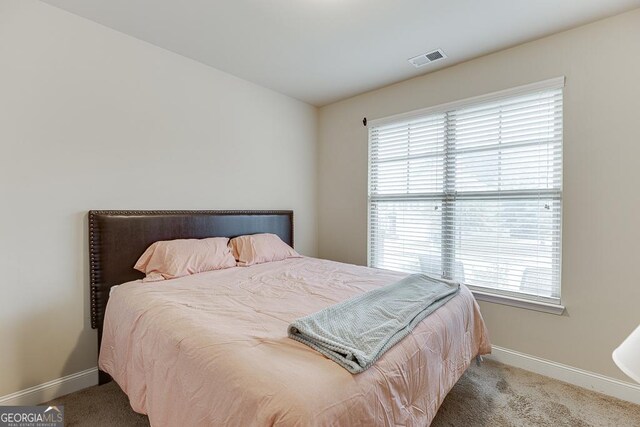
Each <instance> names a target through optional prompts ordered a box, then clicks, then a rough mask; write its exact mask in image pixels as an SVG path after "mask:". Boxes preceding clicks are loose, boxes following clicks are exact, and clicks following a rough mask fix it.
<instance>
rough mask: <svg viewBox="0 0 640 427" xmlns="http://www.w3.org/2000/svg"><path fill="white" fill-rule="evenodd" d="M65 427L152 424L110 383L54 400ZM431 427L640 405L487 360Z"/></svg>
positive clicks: (609, 412)
mask: <svg viewBox="0 0 640 427" xmlns="http://www.w3.org/2000/svg"><path fill="white" fill-rule="evenodd" d="M50 403H51V404H54V403H55V404H58V405H64V406H65V407H64V412H65V418H66V420H65V421H66V425H67V426H148V425H149V421H148V420H147V417H145V416H144V415H139V414H136V413H135V412H133V411H132V410H131V408H130V407H129V404H128V402H127V397H126V396H125V395H124V393H122V391H120V389H119V388H118V386H117V385H116V384H115V383H114V382H111V383H109V384H106V385H103V386H95V387H91V388H88V389H86V390H82V391H79V392H77V393H72V394H69V395H67V396H64V397H61V398H58V399H56V400H53V401H52V402H50ZM432 426H437V427H442V426H518V427H519V426H553V427H557V426H571V427H582V426H615V427H625V426H629V427H638V426H640V406H638V405H633V404H631V403H627V402H623V401H621V400H617V399H613V398H610V397H606V396H603V395H601V394H597V393H593V392H590V391H587V390H584V389H581V388H578V387H573V386H571V385H568V384H565V383H562V382H559V381H555V380H551V379H549V378H546V377H542V376H540V375H536V374H532V373H529V372H526V371H523V370H521V369H516V368H511V367H508V366H505V365H502V364H499V363H495V362H489V361H486V362H484V363H483V364H482V366H481V367H479V368H478V367H476V366H475V365H474V366H472V367H471V368H469V370H468V371H467V373H466V374H465V375H464V376H463V377H462V378H461V379H460V381H459V382H458V384H456V386H455V387H454V388H453V390H451V393H449V395H448V396H447V398H446V399H445V401H444V403H443V404H442V407H441V408H440V411H439V412H438V415H437V416H436V419H435V420H434V422H433V424H432Z"/></svg>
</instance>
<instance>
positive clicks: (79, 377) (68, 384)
mask: <svg viewBox="0 0 640 427" xmlns="http://www.w3.org/2000/svg"><path fill="white" fill-rule="evenodd" d="M485 357H486V358H487V359H490V360H495V361H496V362H500V363H504V364H506V365H511V366H515V367H516V368H520V369H524V370H526V371H530V372H535V373H536V374H540V375H544V376H547V377H551V378H554V379H557V380H560V381H564V382H566V383H569V384H573V385H576V386H578V387H582V388H586V389H588V390H593V391H596V392H598V393H603V394H606V395H608V396H613V397H616V398H618V399H622V400H626V401H628V402H633V403H636V404H639V405H640V385H636V384H631V383H628V382H625V381H620V380H617V379H615V378H610V377H606V376H604V375H600V374H596V373H594V372H589V371H585V370H583V369H578V368H574V367H572V366H568V365H563V364H561V363H557V362H552V361H551V360H546V359H542V358H539V357H535V356H530V355H528V354H524V353H520V352H517V351H514V350H509V349H507V348H503V347H498V346H495V345H494V346H493V349H492V352H491V355H488V356H485ZM96 384H98V368H90V369H87V370H84V371H82V372H77V373H75V374H71V375H67V376H66V377H62V378H59V379H57V380H53V381H49V382H46V383H43V384H40V385H37V386H34V387H30V388H28V389H25V390H21V391H18V392H16V393H12V394H8V395H6V396H2V397H0V406H25V405H38V404H40V403H42V402H47V401H49V400H52V399H55V398H57V397H60V396H64V395H65V394H69V393H73V392H75V391H78V390H82V389H84V388H87V387H91V386H93V385H96Z"/></svg>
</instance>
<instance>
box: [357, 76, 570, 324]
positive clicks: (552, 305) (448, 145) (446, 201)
mask: <svg viewBox="0 0 640 427" xmlns="http://www.w3.org/2000/svg"><path fill="white" fill-rule="evenodd" d="M564 87H565V77H564V76H562V77H557V78H553V79H549V80H544V81H541V82H537V83H532V84H527V85H523V86H518V87H515V88H511V89H506V90H501V91H498V92H492V93H489V94H486V95H481V96H476V97H472V98H466V99H462V100H458V101H454V102H449V103H445V104H440V105H436V106H433V107H428V108H424V109H420V110H415V111H410V112H408V113H403V114H397V115H393V116H389V117H384V118H380V119H375V120H370V121H369V123H368V126H370V129H372V128H374V127H379V126H383V125H388V124H393V123H399V122H402V121H408V120H412V119H417V118H421V117H424V116H429V115H436V114H444V115H445V126H446V123H447V121H448V120H449V117H448V116H449V114H450V113H451V112H452V110H458V109H461V108H465V107H470V106H473V105H476V104H482V103H487V102H492V101H500V100H502V99H505V98H512V97H517V96H519V95H527V94H530V93H533V92H537V91H544V90H554V89H561V90H562V89H564ZM563 97H564V94H563ZM563 115H564V112H563ZM452 140H453V139H452V138H446V137H445V140H444V141H445V142H444V156H445V157H444V159H446V156H447V155H451V154H452V152H455V148H454V147H452V145H454V144H452ZM371 143H372V138H371V133H369V135H368V153H367V154H368V155H367V162H368V164H367V174H368V176H367V265H369V266H371V264H372V253H371V249H372V248H371V240H372V239H371V236H372V227H371V226H372V212H371V211H372V205H373V202H374V201H375V197H374V198H372V195H371V192H372V191H371V185H372V178H371V171H372V164H371V161H372V156H371V152H372V146H371ZM561 147H562V148H561V149H562V151H564V148H563V147H564V142H563V143H562V145H561ZM443 163H445V164H446V161H444V160H443ZM562 163H564V161H562ZM445 169H446V168H445ZM563 169H564V167H563ZM452 178H453V179H455V173H447V171H444V172H443V180H444V182H443V189H442V192H435V193H433V194H430V195H429V196H432V198H433V200H440V201H441V203H442V206H443V209H442V211H443V213H442V218H443V224H445V223H447V224H450V223H451V222H447V221H445V220H444V219H445V216H446V217H448V218H449V219H452V218H455V213H454V212H453V210H452V209H450V212H449V213H448V214H447V206H452V204H453V201H454V200H455V201H459V200H465V198H468V197H474V195H473V194H471V193H473V192H472V191H464V192H455V191H454V192H453V193H452V189H453V186H452V184H451V182H450V181H451V179H452ZM546 191H547V192H548V194H549V197H553V198H554V199H556V200H558V201H559V204H560V212H561V217H560V225H559V230H558V235H557V239H558V240H557V248H558V249H557V250H558V251H559V253H558V269H559V271H558V273H557V274H558V292H559V297H558V298H557V299H556V298H545V297H544V296H536V297H534V298H526V296H525V294H520V293H517V292H513V293H511V292H508V291H498V290H492V289H491V288H489V287H482V286H473V285H467V286H468V287H469V289H470V290H471V291H472V292H473V294H474V296H475V297H476V299H478V300H482V301H488V302H493V303H498V304H506V305H510V306H515V307H520V308H527V309H532V310H536V311H542V312H547V313H553V314H562V313H563V312H564V309H565V307H564V305H562V223H563V221H562V209H563V207H562V204H563V194H562V192H563V189H562V183H561V185H560V188H559V189H551V190H546ZM515 192H517V193H521V194H520V196H519V197H521V198H522V200H535V199H538V198H539V195H540V190H535V191H534V190H529V191H527V190H523V191H515ZM498 193H500V192H496V194H495V200H497V199H499V197H500V196H499V195H498ZM534 193H535V194H534ZM488 194H489V193H484V192H483V196H484V197H486V196H487V195H488ZM503 194H504V192H503ZM409 197H410V196H409ZM489 197H490V196H489ZM430 198H431V197H430ZM449 227H453V226H449ZM441 232H442V234H443V236H444V235H445V234H446V233H447V231H446V230H445V226H444V225H443V226H442V230H441ZM445 241H447V240H445V239H444V238H443V239H442V242H443V246H442V248H441V254H442V255H441V262H442V269H443V272H442V273H443V275H445V274H447V271H448V272H449V273H451V272H452V271H451V269H452V268H453V267H452V266H451V265H449V269H448V270H447V265H448V264H451V261H452V260H454V259H455V255H454V253H455V250H454V249H453V248H448V246H449V245H447V247H445V245H444V242H445ZM446 254H449V256H448V257H447V256H446ZM449 275H450V274H449Z"/></svg>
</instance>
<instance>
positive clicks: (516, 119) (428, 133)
mask: <svg viewBox="0 0 640 427" xmlns="http://www.w3.org/2000/svg"><path fill="white" fill-rule="evenodd" d="M563 81H564V80H563V79H562V82H563ZM562 85H563V83H562V84H560V83H558V81H557V80H556V81H554V83H553V84H552V83H549V82H546V84H545V85H542V86H547V87H542V88H541V87H540V86H541V85H536V86H535V87H534V88H533V89H532V88H529V90H523V88H518V89H517V90H514V91H513V92H512V93H505V92H501V93H500V94H499V95H495V96H491V97H484V98H483V99H480V100H478V99H476V100H474V101H469V102H460V103H456V104H455V105H453V104H450V105H448V106H445V107H443V108H441V109H438V108H435V109H430V110H429V111H428V112H425V113H423V114H412V116H410V117H408V118H395V119H391V120H387V121H385V122H382V123H375V122H374V123H373V124H372V125H371V126H370V129H369V265H371V266H373V267H379V268H386V269H391V270H400V271H406V272H425V273H429V274H433V275H437V276H442V277H445V278H452V279H455V280H459V281H461V282H463V283H465V284H466V285H467V286H469V287H471V288H472V289H473V288H475V289H477V290H482V291H484V292H491V293H497V294H504V295H509V296H517V297H519V298H526V299H533V300H539V301H544V302H551V303H560V266H561V265H560V250H561V247H560V244H561V223H562Z"/></svg>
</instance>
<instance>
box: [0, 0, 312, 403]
mask: <svg viewBox="0 0 640 427" xmlns="http://www.w3.org/2000/svg"><path fill="white" fill-rule="evenodd" d="M316 120H317V110H316V109H315V108H314V107H311V106H309V105H307V104H304V103H302V102H299V101H296V100H293V99H291V98H288V97H285V96H283V95H279V94H276V93H275V92H272V91H269V90H266V89H263V88H260V87H258V86H256V85H253V84H250V83H248V82H245V81H243V80H240V79H237V78H235V77H232V76H230V75H228V74H224V73H222V72H219V71H216V70H214V69H212V68H209V67H206V66H204V65H201V64H199V63H197V62H194V61H191V60H188V59H186V58H183V57H180V56H178V55H175V54H172V53H170V52H168V51H166V50H163V49H160V48H157V47H154V46H151V45H149V44H146V43H144V42H141V41H138V40H136V39H133V38H131V37H128V36H125V35H123V34H120V33H118V32H115V31H112V30H109V29H107V28H105V27H102V26H100V25H98V24H95V23H92V22H90V21H87V20H84V19H81V18H79V17H76V16H74V15H71V14H68V13H66V12H63V11H61V10H59V9H56V8H53V7H51V6H48V5H45V4H43V3H40V2H36V1H32V0H0V153H1V154H0V201H1V203H2V207H1V208H0V272H1V274H2V275H1V277H0V396H4V395H6V394H9V393H12V392H15V391H18V390H22V389H25V388H27V387H30V386H33V385H36V384H40V383H43V382H45V381H48V380H52V379H55V378H59V377H61V376H64V375H67V374H71V373H74V372H78V371H81V370H83V369H87V368H90V367H94V366H96V334H95V331H93V330H91V329H90V326H89V313H88V301H89V297H88V274H87V243H86V242H87V232H86V227H87V224H86V212H87V210H89V209H294V210H295V215H296V223H295V227H296V233H295V234H296V244H297V248H298V249H299V250H300V251H301V252H302V253H304V254H309V255H315V254H316V228H317V224H316V194H315V188H316V154H315V153H316V145H315V144H316V135H317V129H316Z"/></svg>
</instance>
